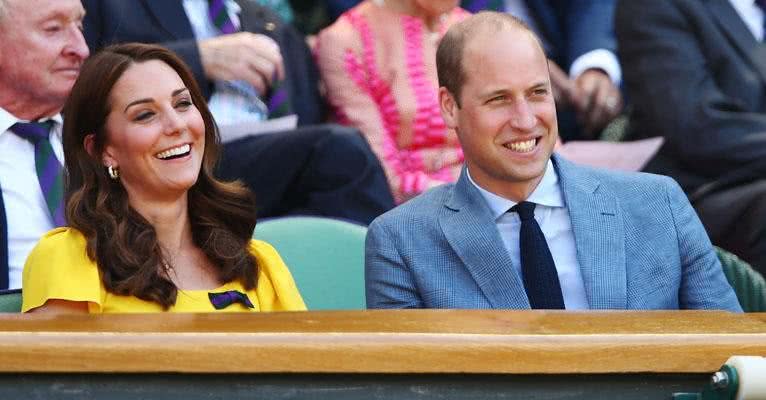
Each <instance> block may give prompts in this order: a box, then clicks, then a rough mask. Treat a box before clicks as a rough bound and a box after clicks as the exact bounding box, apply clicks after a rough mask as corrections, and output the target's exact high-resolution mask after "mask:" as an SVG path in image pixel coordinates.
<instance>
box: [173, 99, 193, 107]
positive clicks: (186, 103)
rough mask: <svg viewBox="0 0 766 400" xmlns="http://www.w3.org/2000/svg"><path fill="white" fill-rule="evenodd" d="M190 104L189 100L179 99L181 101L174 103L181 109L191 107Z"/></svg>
mask: <svg viewBox="0 0 766 400" xmlns="http://www.w3.org/2000/svg"><path fill="white" fill-rule="evenodd" d="M191 105H192V102H191V100H181V101H179V102H178V103H177V104H176V107H178V108H181V109H186V108H189V107H191Z"/></svg>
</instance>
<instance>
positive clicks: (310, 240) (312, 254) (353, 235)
mask: <svg viewBox="0 0 766 400" xmlns="http://www.w3.org/2000/svg"><path fill="white" fill-rule="evenodd" d="M366 234H367V228H365V227H363V226H360V225H356V224H352V223H349V222H345V221H340V220H334V219H329V218H319V217H287V218H276V219H271V220H268V221H265V222H260V223H258V224H257V225H256V227H255V234H254V235H253V237H254V238H256V239H259V240H263V241H265V242H267V243H269V244H271V245H272V246H274V248H276V249H277V251H278V252H279V254H280V255H281V256H282V259H283V260H284V261H285V264H287V266H288V268H290V272H291V273H292V275H293V278H294V279H295V283H296V285H298V289H299V290H300V292H301V296H303V301H305V302H306V307H308V309H309V310H363V309H365V307H366V302H365V295H364V238H365V235H366Z"/></svg>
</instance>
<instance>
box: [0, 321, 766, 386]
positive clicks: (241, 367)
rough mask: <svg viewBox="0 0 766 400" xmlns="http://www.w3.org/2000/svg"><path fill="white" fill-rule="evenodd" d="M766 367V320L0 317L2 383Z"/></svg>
mask: <svg viewBox="0 0 766 400" xmlns="http://www.w3.org/2000/svg"><path fill="white" fill-rule="evenodd" d="M731 355H760V356H766V313H759V314H732V313H726V312H716V311H677V312H660V311H656V312H655V311H646V312H627V311H603V312H571V311H489V310H477V311H469V310H399V311H326V312H294V313H252V314H248V313H242V314H215V313H213V314H122V315H100V316H96V315H68V316H45V315H22V314H0V360H2V362H0V372H104V373H111V372H129V373H138V372H189V373H263V372H267V373H272V372H296V373H515V374H538V373H539V374H564V373H643V372H645V373H703V372H713V371H715V370H717V369H718V368H719V367H720V366H721V365H722V364H723V363H724V362H725V361H726V359H728V358H729V357H730V356H731Z"/></svg>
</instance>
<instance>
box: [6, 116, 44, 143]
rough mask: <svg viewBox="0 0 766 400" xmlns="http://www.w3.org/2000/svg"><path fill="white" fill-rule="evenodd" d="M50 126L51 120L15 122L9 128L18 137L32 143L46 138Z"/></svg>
mask: <svg viewBox="0 0 766 400" xmlns="http://www.w3.org/2000/svg"><path fill="white" fill-rule="evenodd" d="M52 126H53V121H45V122H17V123H15V124H13V126H11V130H12V131H13V133H15V134H17V135H19V136H20V137H22V138H24V139H26V140H29V141H30V142H32V143H37V142H39V141H41V140H48V135H49V134H50V131H51V127H52Z"/></svg>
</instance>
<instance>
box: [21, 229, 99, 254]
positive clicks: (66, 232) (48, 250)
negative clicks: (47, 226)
mask: <svg viewBox="0 0 766 400" xmlns="http://www.w3.org/2000/svg"><path fill="white" fill-rule="evenodd" d="M86 245H87V242H86V240H85V236H83V234H82V233H81V232H80V231H78V230H77V229H74V228H69V227H61V228H55V229H52V230H50V231H48V232H47V233H45V234H44V235H43V236H42V237H41V238H40V240H39V241H38V242H37V245H35V247H34V248H33V249H32V252H31V253H30V255H29V257H33V256H38V255H42V256H46V257H47V256H55V257H56V258H60V257H65V256H75V255H78V256H79V255H81V254H84V252H85V248H86Z"/></svg>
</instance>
